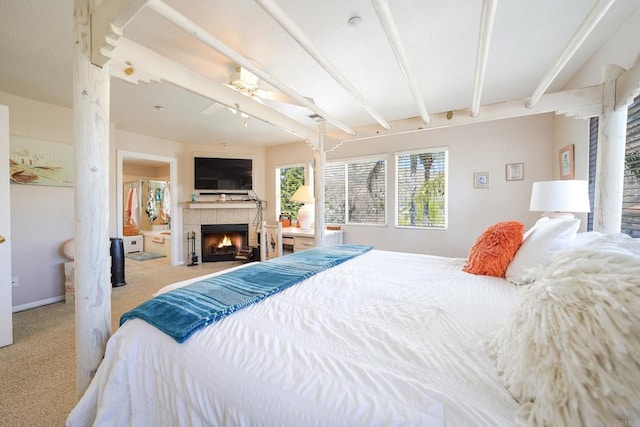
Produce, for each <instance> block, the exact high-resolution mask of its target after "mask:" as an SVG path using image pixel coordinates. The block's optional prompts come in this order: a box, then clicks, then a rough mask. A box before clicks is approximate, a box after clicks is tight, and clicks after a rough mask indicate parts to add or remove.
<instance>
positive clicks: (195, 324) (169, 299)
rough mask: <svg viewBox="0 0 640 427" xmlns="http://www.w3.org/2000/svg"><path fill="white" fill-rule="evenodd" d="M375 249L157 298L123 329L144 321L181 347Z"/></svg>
mask: <svg viewBox="0 0 640 427" xmlns="http://www.w3.org/2000/svg"><path fill="white" fill-rule="evenodd" d="M371 249H372V247H371V246H361V245H340V246H326V247H320V248H315V249H310V250H307V251H302V252H297V253H294V254H291V255H287V256H283V257H278V258H275V259H272V260H269V261H267V262H261V263H256V264H253V265H250V266H248V267H246V268H241V269H238V270H234V271H231V272H229V273H224V274H221V275H219V276H215V277H211V278H209V279H205V280H202V281H199V282H195V283H192V284H191V285H188V286H184V287H182V288H178V289H175V290H173V291H170V292H167V293H164V294H161V295H158V296H156V297H154V298H152V299H150V300H148V301H145V302H143V303H142V304H140V305H139V306H138V307H136V308H134V309H133V310H131V311H128V312H126V313H124V314H123V315H122V317H121V318H120V325H122V324H123V323H124V322H126V321H127V320H129V319H133V318H139V319H142V320H145V321H146V322H147V323H149V324H151V325H153V326H155V327H156V328H158V329H160V330H161V331H162V332H164V333H166V334H167V335H170V336H171V337H173V338H174V339H175V340H176V341H177V342H179V343H182V342H184V341H185V340H186V339H187V338H189V337H190V336H191V335H192V334H193V333H195V332H196V331H198V330H199V329H201V328H204V327H205V326H207V325H210V324H212V323H215V322H217V321H218V320H220V319H223V318H224V317H226V316H228V315H229V314H231V313H233V312H235V311H238V310H240V309H242V308H245V307H248V306H250V305H251V304H253V303H256V302H258V301H261V300H263V299H265V298H267V297H269V296H271V295H273V294H275V293H277V292H280V291H282V290H284V289H286V288H288V287H290V286H293V285H295V284H297V283H300V282H302V281H303V280H304V279H307V278H309V277H311V276H313V275H315V274H317V273H319V272H321V271H323V270H326V269H328V268H331V267H333V266H335V265H338V264H341V263H343V262H345V261H348V260H350V259H351V258H354V257H356V256H358V255H361V254H364V253H365V252H368V251H370V250H371Z"/></svg>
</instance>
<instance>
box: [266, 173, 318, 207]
mask: <svg viewBox="0 0 640 427" xmlns="http://www.w3.org/2000/svg"><path fill="white" fill-rule="evenodd" d="M299 167H303V168H304V181H303V184H306V183H308V182H311V183H312V184H311V185H313V178H312V177H313V174H310V170H311V165H310V164H309V163H291V164H286V165H277V166H276V167H275V170H274V173H275V176H274V178H275V180H274V183H275V194H276V197H275V203H274V205H275V206H274V214H275V218H276V219H278V218H279V215H280V213H281V212H280V210H281V208H282V204H281V203H280V198H281V195H282V190H281V188H280V169H288V168H299ZM307 185H309V184H307Z"/></svg>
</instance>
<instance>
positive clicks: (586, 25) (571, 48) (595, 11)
mask: <svg viewBox="0 0 640 427" xmlns="http://www.w3.org/2000/svg"><path fill="white" fill-rule="evenodd" d="M615 1H616V0H598V1H597V2H596V3H595V4H594V5H593V7H592V8H591V10H590V11H589V13H588V14H587V16H586V18H585V19H584V20H583V21H582V23H581V24H580V26H579V27H578V29H577V30H576V32H575V33H574V34H573V36H572V37H571V40H569V43H567V45H566V46H565V48H564V50H563V51H562V53H561V54H560V57H559V58H558V60H557V61H556V63H555V64H553V66H552V67H551V69H549V71H547V74H546V75H545V76H544V78H543V79H542V81H541V82H540V84H539V85H538V87H537V88H536V90H535V91H534V92H533V95H531V98H530V99H529V100H528V101H527V104H526V105H527V108H533V107H535V105H536V104H537V103H538V101H539V100H540V97H542V95H543V94H544V93H545V92H546V90H547V89H548V88H549V86H550V85H551V83H553V81H554V80H555V78H556V77H558V74H560V71H562V69H563V68H564V67H565V66H566V65H567V63H568V62H569V60H570V59H571V57H572V56H573V55H574V54H575V53H576V51H577V50H578V48H580V46H582V43H584V41H585V40H586V38H587V37H588V36H589V34H591V31H593V29H594V28H595V27H596V25H598V22H600V20H601V19H602V17H603V16H604V15H605V14H606V13H607V11H608V10H609V8H610V7H611V5H612V4H613V3H614V2H615Z"/></svg>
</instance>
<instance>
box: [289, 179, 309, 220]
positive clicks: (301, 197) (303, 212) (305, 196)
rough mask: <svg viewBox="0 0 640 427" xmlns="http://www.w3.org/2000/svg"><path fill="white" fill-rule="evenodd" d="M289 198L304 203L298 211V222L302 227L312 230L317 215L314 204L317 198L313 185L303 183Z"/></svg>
mask: <svg viewBox="0 0 640 427" xmlns="http://www.w3.org/2000/svg"><path fill="white" fill-rule="evenodd" d="M289 200H290V201H292V202H297V203H304V205H302V207H301V208H300V210H299V211H298V224H300V229H302V230H310V229H311V228H312V227H313V217H314V216H315V208H314V206H313V204H314V203H315V199H314V197H313V191H312V190H311V187H309V186H308V185H301V186H300V187H298V189H297V190H296V192H295V193H293V196H291V198H290V199H289Z"/></svg>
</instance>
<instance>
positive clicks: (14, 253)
mask: <svg viewBox="0 0 640 427" xmlns="http://www.w3.org/2000/svg"><path fill="white" fill-rule="evenodd" d="M0 104H5V105H7V106H8V107H9V133H10V134H11V135H20V136H25V137H29V138H36V139H42V140H46V141H53V142H58V143H63V144H73V131H72V126H71V124H72V113H71V110H70V109H67V108H62V107H57V106H53V105H50V104H45V103H42V102H37V101H32V100H29V99H26V98H21V97H17V96H14V95H10V94H6V93H0ZM10 191H11V233H12V246H11V270H12V275H13V276H17V277H18V278H19V280H20V286H19V287H17V288H13V298H12V301H13V302H12V305H13V307H20V306H24V305H28V304H29V303H33V302H34V301H43V300H44V301H55V300H56V299H59V298H60V296H61V295H64V269H63V263H64V262H65V261H67V259H66V258H65V257H64V255H63V254H62V251H61V245H62V243H63V242H65V241H66V240H68V239H71V238H72V237H73V228H74V211H73V206H74V203H73V198H74V192H73V188H70V187H44V186H36V185H18V184H12V185H11V188H10Z"/></svg>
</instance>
